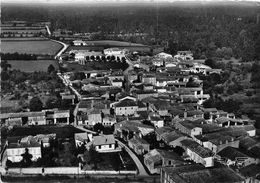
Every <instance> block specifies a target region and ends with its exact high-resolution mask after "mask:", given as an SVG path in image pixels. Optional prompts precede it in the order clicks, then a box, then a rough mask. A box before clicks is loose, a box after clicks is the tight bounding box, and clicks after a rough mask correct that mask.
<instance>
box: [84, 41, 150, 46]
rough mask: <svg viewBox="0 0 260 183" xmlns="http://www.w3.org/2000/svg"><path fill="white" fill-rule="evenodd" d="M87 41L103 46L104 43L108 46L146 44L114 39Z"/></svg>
mask: <svg viewBox="0 0 260 183" xmlns="http://www.w3.org/2000/svg"><path fill="white" fill-rule="evenodd" d="M86 43H87V44H90V45H96V46H102V45H108V46H146V45H143V44H137V43H130V42H124V41H113V40H100V41H86Z"/></svg>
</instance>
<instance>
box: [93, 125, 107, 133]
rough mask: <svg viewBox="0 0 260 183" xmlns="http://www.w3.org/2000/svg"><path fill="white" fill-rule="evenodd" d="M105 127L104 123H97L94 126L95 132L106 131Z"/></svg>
mask: <svg viewBox="0 0 260 183" xmlns="http://www.w3.org/2000/svg"><path fill="white" fill-rule="evenodd" d="M104 128H105V127H104V126H103V125H102V123H96V124H95V125H94V126H93V130H94V131H95V132H101V131H103V130H104Z"/></svg>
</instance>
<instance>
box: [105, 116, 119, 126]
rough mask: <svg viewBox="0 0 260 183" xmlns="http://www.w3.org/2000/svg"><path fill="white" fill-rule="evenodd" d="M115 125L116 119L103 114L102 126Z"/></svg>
mask: <svg viewBox="0 0 260 183" xmlns="http://www.w3.org/2000/svg"><path fill="white" fill-rule="evenodd" d="M115 123H116V118H115V117H114V116H113V115H110V114H105V115H104V118H103V119H102V124H103V126H113V125H114V124H115Z"/></svg>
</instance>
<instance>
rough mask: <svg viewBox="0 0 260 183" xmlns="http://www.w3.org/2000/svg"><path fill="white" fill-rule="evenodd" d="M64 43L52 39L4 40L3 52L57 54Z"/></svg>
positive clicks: (2, 44)
mask: <svg viewBox="0 0 260 183" xmlns="http://www.w3.org/2000/svg"><path fill="white" fill-rule="evenodd" d="M61 48H62V45H61V44H59V43H56V42H54V41H51V40H40V41H31V40H30V41H26V40H24V41H2V43H1V52H2V53H15V52H18V53H27V54H38V55H45V54H47V55H55V54H56V53H57V52H58V51H59V50H60V49H61Z"/></svg>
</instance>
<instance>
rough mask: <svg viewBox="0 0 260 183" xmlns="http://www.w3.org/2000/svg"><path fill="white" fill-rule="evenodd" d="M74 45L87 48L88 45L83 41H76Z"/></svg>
mask: <svg viewBox="0 0 260 183" xmlns="http://www.w3.org/2000/svg"><path fill="white" fill-rule="evenodd" d="M73 45H74V46H87V43H86V42H85V41H82V40H75V41H73Z"/></svg>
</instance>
